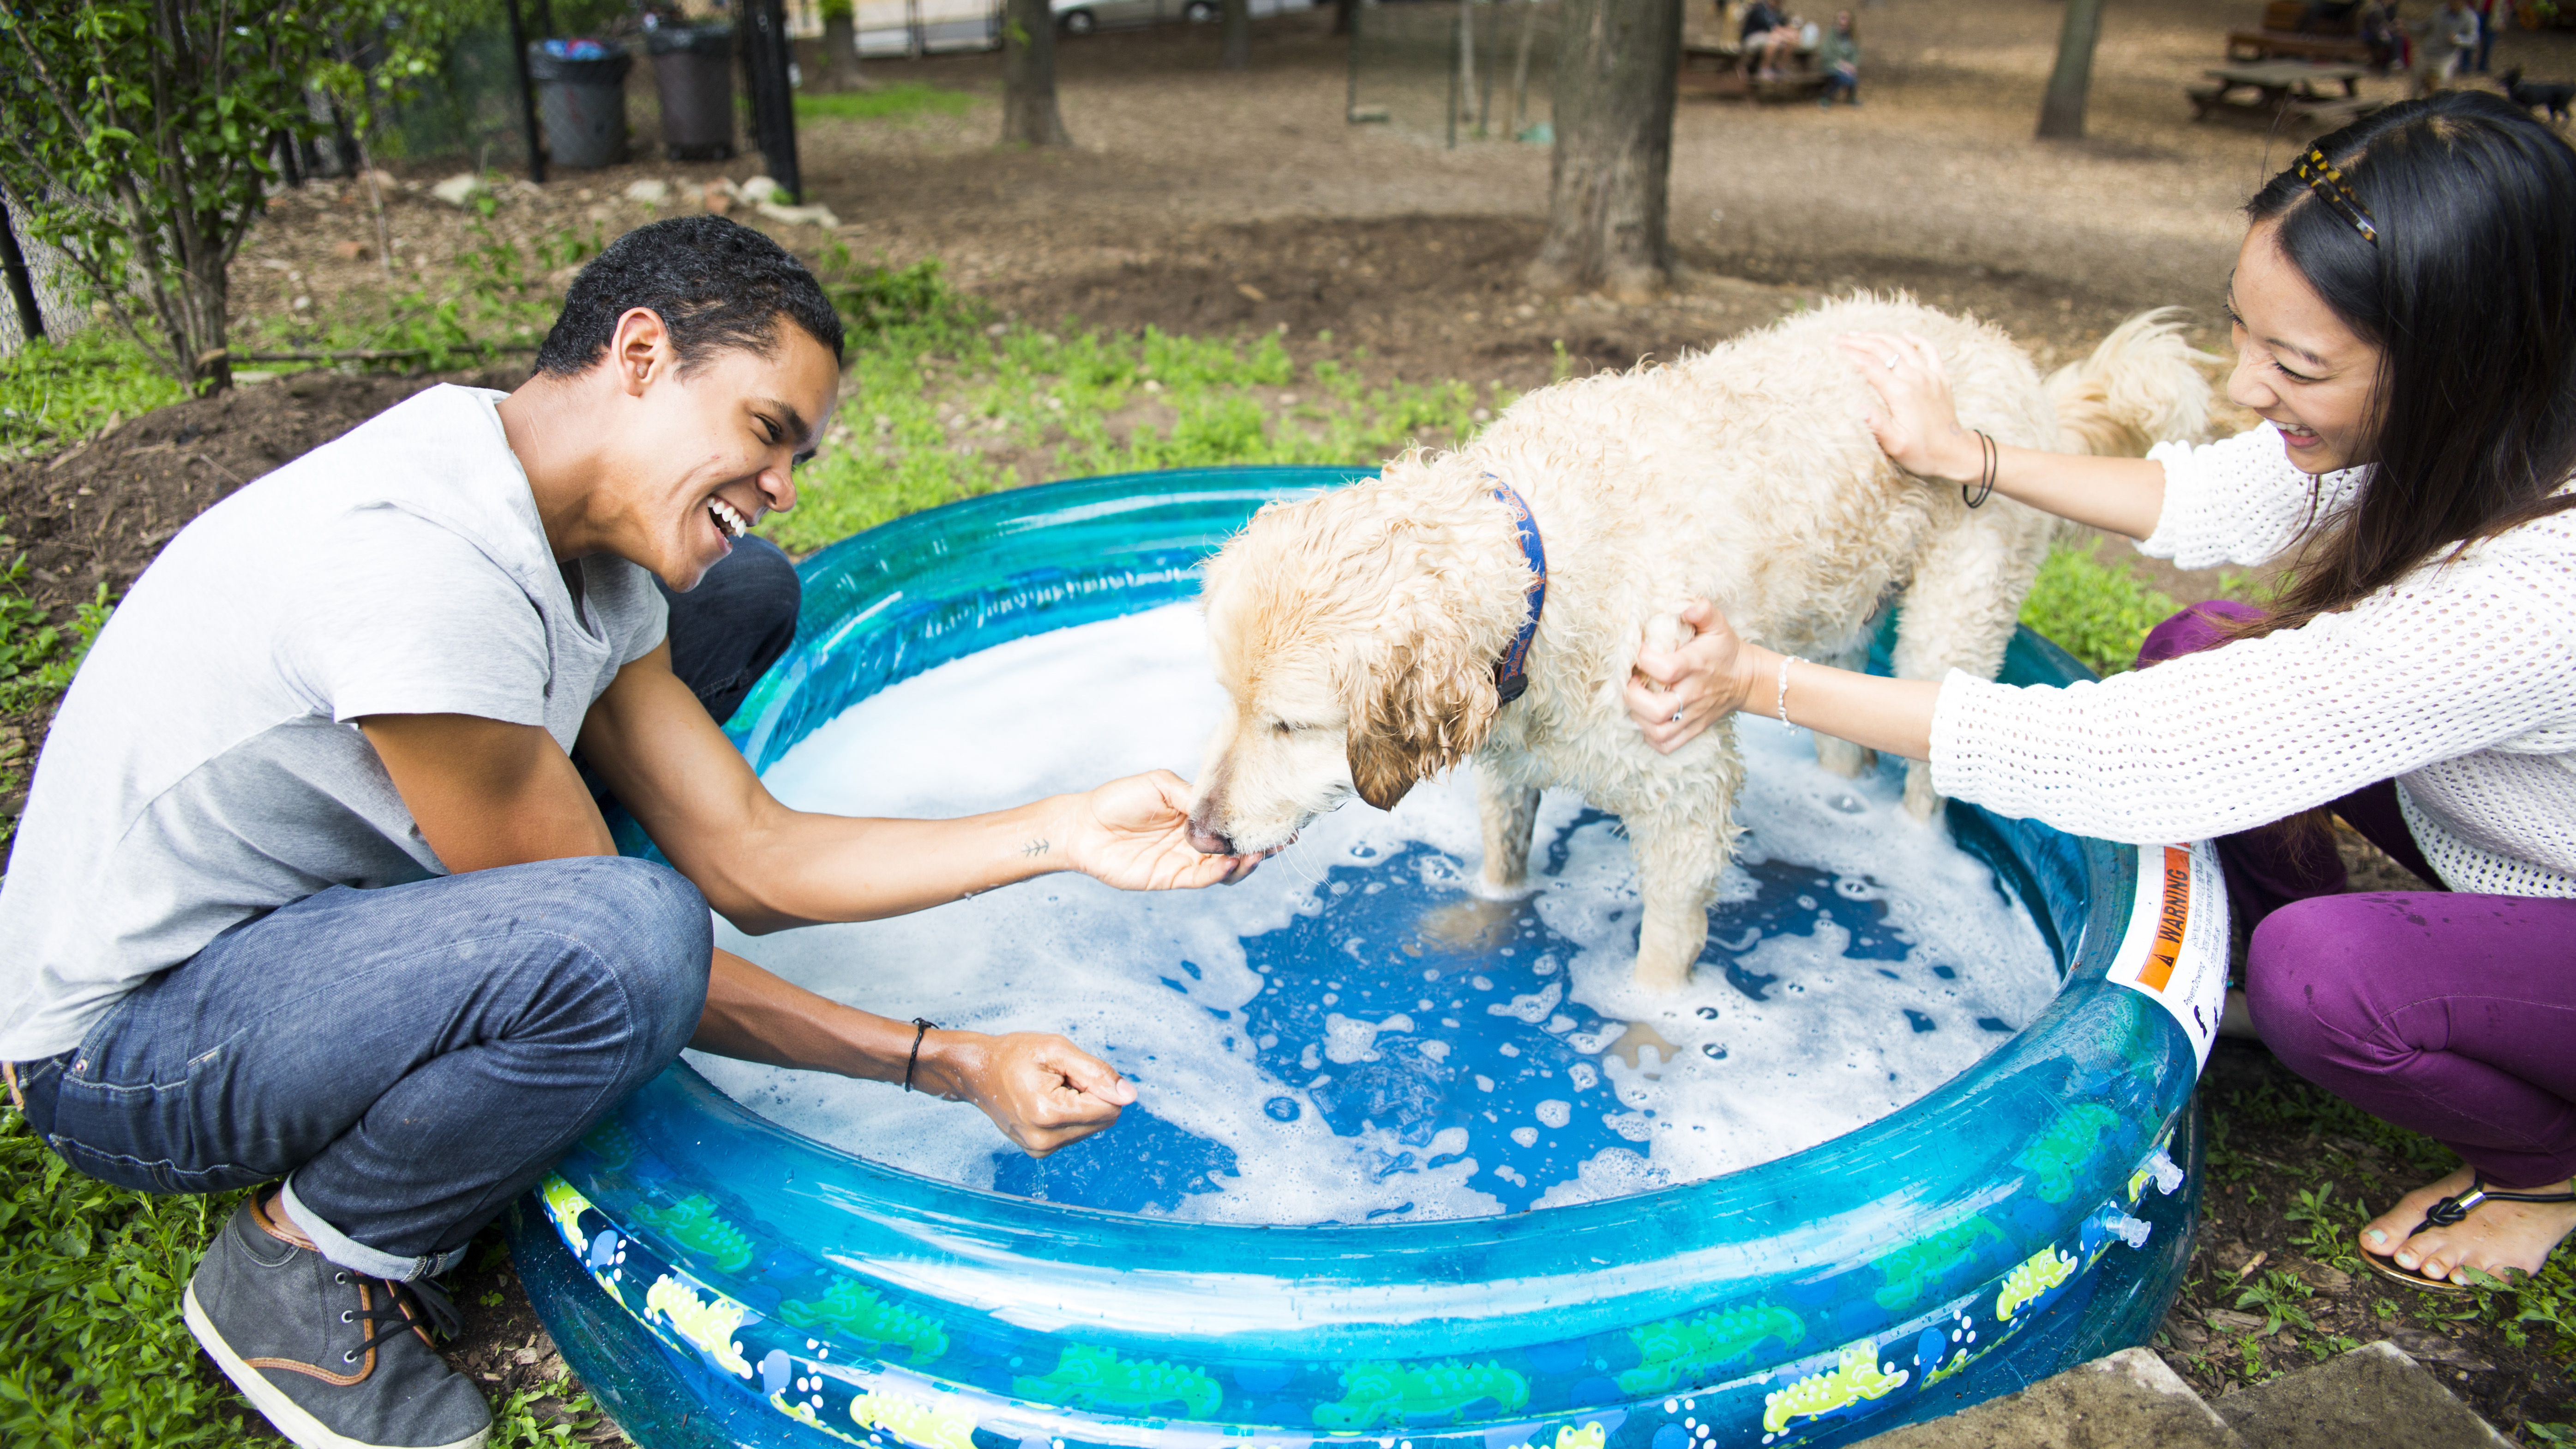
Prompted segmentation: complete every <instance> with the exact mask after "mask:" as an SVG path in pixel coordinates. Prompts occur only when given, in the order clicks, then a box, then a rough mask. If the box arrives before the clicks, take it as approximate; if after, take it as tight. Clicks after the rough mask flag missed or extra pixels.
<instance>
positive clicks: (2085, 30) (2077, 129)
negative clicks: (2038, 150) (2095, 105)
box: [2039, 0, 2102, 141]
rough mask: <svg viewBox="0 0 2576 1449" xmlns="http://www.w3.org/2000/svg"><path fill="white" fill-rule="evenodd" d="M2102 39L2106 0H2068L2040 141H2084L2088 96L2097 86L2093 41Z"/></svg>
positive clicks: (2041, 105) (2041, 120)
mask: <svg viewBox="0 0 2576 1449" xmlns="http://www.w3.org/2000/svg"><path fill="white" fill-rule="evenodd" d="M2101 37H2102V0H2066V27H2065V28H2064V29H2063V30H2060V31H2059V32H2058V33H2057V69H2056V70H2054V71H2052V72H2050V74H2049V77H2048V95H2047V97H2046V98H2045V99H2043V100H2042V101H2041V102H2040V103H2039V134H2040V139H2042V140H2047V141H2080V140H2082V139H2084V96H2085V92H2086V91H2088V90H2090V89H2091V88H2092V85H2093V42H2095V41H2096V40H2099V39H2101Z"/></svg>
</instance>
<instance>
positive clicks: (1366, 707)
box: [1344, 611, 1502, 810]
mask: <svg viewBox="0 0 2576 1449" xmlns="http://www.w3.org/2000/svg"><path fill="white" fill-rule="evenodd" d="M1426 615H1427V617H1426ZM1399 632H1402V631H1401V630H1399V628H1398V627H1397V626H1395V625H1393V624H1389V625H1386V626H1382V627H1381V630H1380V633H1381V636H1383V635H1385V634H1393V633H1399ZM1410 632H1411V634H1412V637H1411V638H1409V639H1401V640H1397V641H1390V647H1386V648H1383V649H1380V650H1372V651H1370V654H1371V655H1372V656H1373V657H1369V658H1364V659H1362V660H1361V661H1360V663H1359V667H1358V668H1357V669H1356V670H1354V671H1353V674H1352V677H1351V679H1350V682H1349V685H1348V686H1347V687H1346V688H1345V691H1344V696H1345V700H1346V702H1347V703H1348V705H1349V710H1350V721H1351V722H1350V728H1349V734H1348V739H1347V749H1348V752H1349V756H1350V763H1351V784H1352V786H1353V787H1354V788H1355V789H1357V790H1358V791H1359V796H1360V798H1361V799H1363V800H1366V801H1367V802H1368V803H1370V804H1371V805H1374V806H1376V807H1377V808H1379V809H1380V810H1392V809H1394V808H1395V807H1396V803H1397V802H1398V801H1400V800H1402V799H1403V798H1404V796H1405V792H1407V791H1409V790H1411V789H1412V788H1413V787H1414V785H1415V784H1416V783H1418V782H1420V781H1421V780H1423V779H1425V778H1427V777H1429V776H1432V775H1436V774H1438V773H1440V772H1441V771H1442V770H1445V769H1448V768H1449V767H1450V766H1452V765H1455V764H1457V763H1458V762H1459V761H1461V760H1464V759H1465V758H1467V756H1469V755H1471V754H1473V753H1475V750H1476V747H1477V746H1478V745H1481V744H1483V743H1484V742H1485V735H1486V732H1487V731H1489V730H1491V729H1492V728H1493V724H1494V712H1495V711H1496V710H1498V709H1500V708H1501V707H1502V702H1501V699H1500V698H1499V696H1497V695H1496V693H1495V691H1494V678H1493V663H1492V661H1490V660H1482V659H1476V658H1472V657H1470V651H1469V650H1468V649H1467V646H1466V637H1465V633H1464V631H1463V630H1461V629H1459V628H1458V626H1457V624H1456V621H1454V620H1452V619H1450V618H1449V617H1448V616H1447V615H1446V614H1442V613H1437V612H1431V611H1422V612H1419V613H1417V614H1416V616H1415V619H1414V625H1413V628H1412V629H1411V631H1410Z"/></svg>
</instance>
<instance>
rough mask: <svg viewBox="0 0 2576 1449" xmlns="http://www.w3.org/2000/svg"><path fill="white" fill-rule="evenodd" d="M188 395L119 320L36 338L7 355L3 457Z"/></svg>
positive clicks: (0, 375)
mask: <svg viewBox="0 0 2576 1449" xmlns="http://www.w3.org/2000/svg"><path fill="white" fill-rule="evenodd" d="M183 396H185V394H184V393H183V392H182V391H181V389H180V387H179V384H178V383H176V382H173V381H172V380H171V379H170V374H169V373H168V371H166V370H165V369H163V368H162V366H161V365H160V364H159V363H157V362H155V361H154V360H153V358H152V355H151V354H150V353H148V352H145V351H144V350H143V348H142V347H141V346H140V345H138V344H137V343H136V342H135V341H134V339H133V338H131V337H128V336H126V335H125V334H124V332H123V331H122V330H121V329H119V328H114V327H92V328H90V329H88V330H87V331H83V332H76V333H73V334H72V335H71V336H70V337H69V338H66V339H64V340H62V341H60V342H54V341H45V342H33V343H29V344H28V345H27V346H25V347H21V348H19V349H18V350H17V351H15V352H12V353H10V354H8V355H7V356H4V357H0V458H5V457H6V456H8V454H10V453H20V454H35V453H50V452H52V451H54V450H55V449H57V448H61V447H64V446H67V445H69V444H72V443H77V442H79V441H80V440H81V439H83V438H88V437H95V436H96V435H98V434H100V433H103V432H106V431H107V430H108V429H110V428H113V427H115V426H116V425H117V424H118V423H120V422H122V421H124V420H125V419H127V418H132V417H140V416H142V415H143V414H144V413H148V412H150V411H152V410H153V409H154V408H157V407H167V406H168V405H170V404H171V403H174V402H177V401H179V399H180V398H181V397H183Z"/></svg>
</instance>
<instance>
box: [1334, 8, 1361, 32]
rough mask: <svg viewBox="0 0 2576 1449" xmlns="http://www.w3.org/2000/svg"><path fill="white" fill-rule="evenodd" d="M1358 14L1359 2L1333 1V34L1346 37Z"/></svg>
mask: <svg viewBox="0 0 2576 1449" xmlns="http://www.w3.org/2000/svg"><path fill="white" fill-rule="evenodd" d="M1359 12H1360V0H1333V33H1334V34H1335V35H1348V34H1350V33H1351V22H1352V21H1353V20H1354V19H1356V18H1357V17H1358V15H1359Z"/></svg>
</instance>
